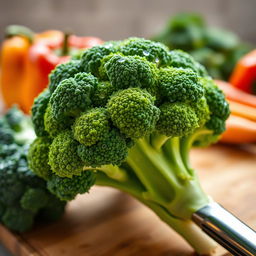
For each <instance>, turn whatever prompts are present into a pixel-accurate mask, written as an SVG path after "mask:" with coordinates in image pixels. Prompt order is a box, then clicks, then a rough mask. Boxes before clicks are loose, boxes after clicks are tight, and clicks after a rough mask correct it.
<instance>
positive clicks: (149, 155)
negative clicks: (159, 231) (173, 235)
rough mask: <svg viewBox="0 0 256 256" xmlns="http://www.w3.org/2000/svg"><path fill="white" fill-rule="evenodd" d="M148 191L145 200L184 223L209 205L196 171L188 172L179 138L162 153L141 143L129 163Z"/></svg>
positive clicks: (171, 142)
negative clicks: (160, 207) (184, 220)
mask: <svg viewBox="0 0 256 256" xmlns="http://www.w3.org/2000/svg"><path fill="white" fill-rule="evenodd" d="M126 161H127V163H128V164H129V166H130V167H131V168H132V170H133V171H134V173H135V174H136V176H137V177H138V179H139V180H140V181H141V183H142V184H143V185H144V187H145V188H146V192H144V194H143V196H144V199H145V200H149V201H152V202H156V203H158V204H160V205H162V206H163V207H165V208H167V209H169V211H170V212H171V213H172V214H173V215H175V216H177V217H179V218H182V219H190V217H191V215H192V214H193V213H194V212H195V211H197V210H198V209H200V208H201V207H203V206H205V205H207V204H208V203H209V199H208V196H207V195H206V194H205V193H204V192H203V190H202V188H201V186H200V183H199V181H198V178H197V175H196V173H195V171H194V170H192V169H188V168H186V165H185V164H184V163H183V160H182V157H181V154H180V141H179V139H178V138H172V139H169V140H168V141H167V142H166V143H165V144H164V146H163V147H162V149H161V150H155V149H154V148H153V147H152V146H151V145H150V144H149V143H148V141H147V140H145V139H141V140H138V141H137V142H136V143H135V145H134V147H132V148H131V149H130V151H129V155H128V158H127V159H126Z"/></svg>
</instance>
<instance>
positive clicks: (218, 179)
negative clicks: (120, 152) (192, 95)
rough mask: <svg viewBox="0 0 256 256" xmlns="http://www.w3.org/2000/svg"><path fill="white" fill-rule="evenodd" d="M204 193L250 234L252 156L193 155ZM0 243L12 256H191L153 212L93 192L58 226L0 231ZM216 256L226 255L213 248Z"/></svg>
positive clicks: (254, 192) (107, 192)
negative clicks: (12, 231) (26, 231)
mask: <svg viewBox="0 0 256 256" xmlns="http://www.w3.org/2000/svg"><path fill="white" fill-rule="evenodd" d="M191 159H192V164H193V166H194V167H195V168H197V169H198V170H199V175H200V178H201V180H202V185H203V187H204V189H205V190H206V191H207V192H208V193H209V194H210V195H211V196H212V197H213V198H214V199H215V200H216V201H218V202H219V203H221V204H222V205H223V206H225V207H226V208H227V209H228V210H230V211H231V212H233V213H234V214H235V215H237V216H238V217H240V218H241V219H242V220H243V221H244V222H246V223H247V224H249V225H250V226H251V227H253V228H256V189H255V188H256V153H255V152H253V150H249V149H242V148H239V149H238V148H232V147H224V146H214V147H212V148H209V149H204V150H200V149H196V150H193V152H192V155H191ZM0 240H2V242H3V243H4V244H5V246H6V247H7V248H9V250H10V251H11V252H12V253H13V254H14V255H17V256H28V255H30V256H32V255H33V256H34V255H41V256H60V255H61V256H82V255H83V256H105V255H109V256H134V255H136V256H137V255H138V256H191V255H194V254H193V250H192V249H191V248H190V247H189V246H188V245H187V244H186V242H184V241H183V240H182V239H181V238H180V237H179V236H178V235H177V234H175V233H174V232H173V231H172V230H171V229H170V228H168V227H167V226H166V225H165V224H164V223H162V222H161V221H160V220H159V219H158V218H157V217H156V216H155V215H154V213H153V212H151V211H150V210H148V209H147V208H146V207H144V206H143V205H141V204H140V203H138V202H136V201H135V200H133V199H132V198H130V197H129V196H128V195H125V194H123V193H121V192H118V191H116V190H114V189H110V188H102V187H96V188H94V189H92V191H91V192H90V195H84V196H78V197H77V199H76V200H74V201H73V202H71V203H70V204H69V206H68V209H67V212H66V214H65V216H64V217H63V218H62V219H61V220H60V221H58V222H56V223H53V224H48V225H44V226H43V225H41V226H37V227H35V228H34V229H33V230H32V231H30V232H28V233H26V234H23V235H17V234H13V233H11V232H9V231H8V230H6V229H5V228H4V227H0ZM216 255H218V256H220V255H221V256H222V255H229V254H228V253H226V252H225V251H224V250H223V249H221V248H219V250H218V252H217V253H216Z"/></svg>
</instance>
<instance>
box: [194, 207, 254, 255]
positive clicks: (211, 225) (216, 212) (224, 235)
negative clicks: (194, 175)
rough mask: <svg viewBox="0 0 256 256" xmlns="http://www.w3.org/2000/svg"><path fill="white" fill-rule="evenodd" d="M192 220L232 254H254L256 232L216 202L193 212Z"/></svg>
mask: <svg viewBox="0 0 256 256" xmlns="http://www.w3.org/2000/svg"><path fill="white" fill-rule="evenodd" d="M192 219H193V221H194V222H195V223H196V224H197V225H198V226H200V227H201V228H202V230H203V231H204V232H205V233H207V234H208V235H209V236H210V237H212V238H213V239H214V240H215V241H216V242H218V243H219V244H220V245H222V246H223V247H224V248H226V249H227V250H228V251H229V252H231V253H232V254H233V255H237V256H255V255H256V232H255V231H254V230H252V229H251V228H249V227H248V226H247V225H246V224H244V223H243V222H242V221H240V220H239V219H238V218H236V217H235V216H234V215H232V214H231V213H230V212H228V211H227V210H226V209H224V208H223V207H222V206H220V205H219V204H217V203H210V204H208V205H207V206H205V207H203V208H201V209H200V210H198V211H197V212H195V213H194V214H193V216H192Z"/></svg>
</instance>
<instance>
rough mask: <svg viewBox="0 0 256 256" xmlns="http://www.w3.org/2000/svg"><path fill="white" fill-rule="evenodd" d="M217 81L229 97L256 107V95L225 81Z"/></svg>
mask: <svg viewBox="0 0 256 256" xmlns="http://www.w3.org/2000/svg"><path fill="white" fill-rule="evenodd" d="M215 83H216V84H217V85H218V87H219V88H220V89H221V90H222V91H223V92H224V94H225V96H226V98H227V99H229V100H232V101H235V102H238V103H241V104H244V105H248V106H251V107H254V108H256V96H253V95H252V94H249V93H246V92H243V91H241V90H239V89H236V88H235V87H234V86H232V85H231V84H230V83H227V82H225V81H221V80H215Z"/></svg>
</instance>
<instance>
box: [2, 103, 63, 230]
mask: <svg viewBox="0 0 256 256" xmlns="http://www.w3.org/2000/svg"><path fill="white" fill-rule="evenodd" d="M42 117H43V115H42ZM2 122H5V124H7V125H9V126H8V127H9V131H10V133H11V136H12V137H13V138H14V139H13V141H12V144H3V145H2V144H1V145H0V222H2V223H3V224H4V225H6V226H7V227H8V228H10V229H12V230H15V231H18V232H23V231H26V230H28V229H30V228H31V227H32V225H33V222H34V219H35V218H36V217H37V216H38V212H39V211H41V210H42V209H44V208H45V209H46V207H47V209H49V208H48V204H49V202H48V200H50V199H51V200H53V199H54V198H55V199H57V198H56V197H55V196H53V195H51V194H50V192H49V191H48V190H47V187H46V182H45V181H44V180H43V179H41V178H39V177H38V176H36V175H35V174H34V173H32V172H31V170H30V169H29V167H28V163H27V154H28V153H27V152H28V147H29V143H30V141H31V139H32V138H31V139H27V140H23V143H22V140H18V143H19V144H18V143H17V142H16V138H17V134H25V133H26V132H24V130H26V129H32V127H31V126H32V123H30V122H28V117H27V116H25V115H24V114H23V113H22V112H21V111H19V110H18V109H16V108H15V109H11V110H10V111H8V112H7V114H6V115H4V116H3V117H0V124H1V123H2ZM27 125H30V126H29V127H28V128H27ZM1 130H3V127H1V126H0V131H1ZM18 137H19V136H18ZM24 138H25V137H24ZM36 141H37V143H35V144H37V145H38V144H39V143H38V142H39V141H44V139H43V138H37V139H36ZM24 143H25V144H24ZM33 147H34V148H33ZM44 150H46V153H45V152H43V151H44ZM30 151H34V153H36V154H37V156H36V157H39V158H40V157H42V156H41V155H40V156H39V155H38V152H37V151H35V145H33V146H32V149H31V148H30ZM48 151H49V145H47V146H46V147H45V148H44V149H43V150H41V152H40V153H43V154H44V155H45V158H44V157H42V158H40V159H39V161H38V159H37V160H35V159H34V158H33V160H35V162H36V165H33V167H34V166H36V167H37V168H41V169H40V170H41V171H42V172H45V171H46V169H47V168H46V165H47V162H48V160H47V158H48ZM36 154H35V155H36ZM40 161H41V162H40ZM39 162H40V164H41V166H39ZM55 201H56V207H59V205H62V208H63V203H58V200H55ZM50 210H51V211H53V210H54V209H52V208H51V209H49V210H48V214H49V215H50V214H51V213H50ZM62 212H63V211H62ZM59 213H61V212H60V211H59Z"/></svg>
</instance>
